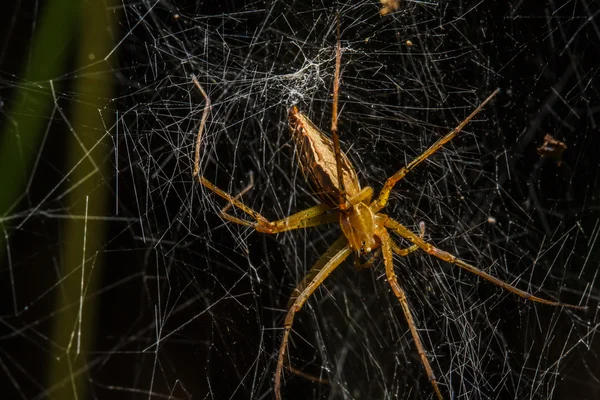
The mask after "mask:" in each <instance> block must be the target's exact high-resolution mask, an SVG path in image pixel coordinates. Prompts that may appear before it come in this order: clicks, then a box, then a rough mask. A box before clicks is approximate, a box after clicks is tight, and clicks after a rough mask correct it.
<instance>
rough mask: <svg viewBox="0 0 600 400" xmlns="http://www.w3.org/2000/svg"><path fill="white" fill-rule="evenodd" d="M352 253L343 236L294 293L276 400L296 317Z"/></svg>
mask: <svg viewBox="0 0 600 400" xmlns="http://www.w3.org/2000/svg"><path fill="white" fill-rule="evenodd" d="M351 252H352V250H351V249H350V246H348V244H347V240H346V238H345V237H344V236H342V237H341V238H339V239H338V240H336V241H335V243H334V244H332V245H331V246H330V247H329V249H328V250H327V251H326V252H325V254H323V256H322V257H321V258H320V259H319V261H317V263H316V264H315V265H314V266H313V267H312V268H311V270H310V271H309V273H308V274H307V276H306V278H304V279H303V280H302V281H301V282H300V284H299V285H298V287H297V288H296V289H295V290H294V291H293V292H292V296H291V298H290V300H292V299H293V303H292V304H291V306H289V308H288V312H287V315H286V316H285V327H284V331H283V338H282V339H281V346H280V348H279V357H278V358H277V368H276V369H275V399H276V400H281V393H280V387H281V374H282V372H283V364H284V361H285V360H286V349H287V344H288V339H289V335H290V331H291V330H292V324H293V323H294V316H295V315H296V313H297V312H298V311H300V309H301V308H302V306H303V305H304V303H306V301H307V300H308V298H309V297H310V296H311V295H312V294H313V292H314V291H315V290H316V289H317V288H318V287H319V286H321V284H322V283H323V281H324V280H325V279H326V278H327V277H328V276H329V274H331V273H332V272H333V271H334V270H335V269H336V268H337V267H338V265H340V264H341V263H342V261H344V260H345V259H346V258H347V257H348V256H349V255H350V253H351Z"/></svg>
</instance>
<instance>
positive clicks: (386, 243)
mask: <svg viewBox="0 0 600 400" xmlns="http://www.w3.org/2000/svg"><path fill="white" fill-rule="evenodd" d="M415 236H416V235H415ZM379 238H380V240H381V248H382V252H383V262H384V264H385V274H386V277H387V280H388V282H389V284H390V286H391V287H392V290H393V292H394V294H395V295H396V297H397V298H398V300H399V301H400V305H401V306H402V311H403V312H404V317H405V318H406V322H407V323H408V328H409V329H410V333H411V335H412V337H413V340H414V341H415V346H417V352H418V353H419V357H420V358H421V363H422V364H423V367H425V371H426V372H427V377H428V378H429V382H431V386H433V391H434V392H435V394H436V396H437V398H438V399H439V400H443V397H442V393H441V392H440V388H439V387H438V384H437V380H436V379H435V375H434V373H433V369H432V368H431V365H430V364H429V360H428V359H427V354H425V349H424V347H423V343H421V338H420V336H419V332H418V331H417V327H416V325H415V321H414V319H413V316H412V312H411V311H410V306H409V305H408V301H407V299H406V293H405V292H404V290H403V289H402V287H401V286H400V284H399V283H398V278H397V277H396V273H395V272H394V263H393V257H392V244H393V241H392V239H391V238H390V236H389V234H388V233H387V231H386V230H385V229H384V228H382V229H381V232H380V233H379Z"/></svg>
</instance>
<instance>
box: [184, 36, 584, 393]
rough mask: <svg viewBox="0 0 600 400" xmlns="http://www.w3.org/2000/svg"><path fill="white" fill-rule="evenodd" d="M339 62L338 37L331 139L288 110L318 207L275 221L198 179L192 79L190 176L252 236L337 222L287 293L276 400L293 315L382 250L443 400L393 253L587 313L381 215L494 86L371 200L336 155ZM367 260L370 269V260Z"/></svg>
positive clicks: (368, 190) (348, 165) (369, 190)
mask: <svg viewBox="0 0 600 400" xmlns="http://www.w3.org/2000/svg"><path fill="white" fill-rule="evenodd" d="M340 64H341V46H340V40H339V26H338V41H337V46H336V66H335V75H334V83H333V112H332V122H331V139H330V138H328V137H327V136H326V135H325V134H324V133H323V132H321V130H319V128H317V127H316V126H315V125H314V124H313V123H312V122H311V121H310V119H309V118H308V117H307V116H306V115H304V114H303V113H302V112H300V111H299V109H298V108H297V107H296V106H292V107H291V109H290V110H289V113H288V119H289V125H290V130H291V133H292V136H293V138H294V141H295V144H296V152H297V154H298V160H299V163H300V167H301V170H302V172H303V174H304V176H305V178H306V180H307V182H308V183H309V184H310V185H311V186H312V189H313V190H314V192H315V194H316V195H317V196H318V198H319V199H320V200H321V204H318V205H316V206H313V207H310V208H307V209H305V210H303V211H300V212H298V213H296V214H293V215H291V216H289V217H287V218H284V219H281V220H278V221H269V220H268V219H267V218H265V217H264V216H262V215H261V214H259V213H258V212H256V211H255V210H253V209H252V208H250V207H248V206H247V205H245V204H244V203H243V202H241V201H240V197H241V196H242V195H243V194H244V193H246V192H247V191H248V190H250V188H251V187H252V185H253V182H251V183H250V185H249V186H248V187H246V188H245V189H244V190H243V191H242V192H241V193H239V194H238V195H236V196H232V195H230V194H228V193H226V192H225V191H223V190H221V189H219V188H218V187H217V186H216V185H214V184H213V183H211V182H210V181H209V180H207V179H206V178H205V177H204V176H202V175H201V174H200V144H201V140H202V134H203V131H204V127H205V125H206V120H207V118H208V113H209V111H210V107H211V103H210V98H209V97H208V95H207V94H206V92H205V91H204V89H203V88H202V86H201V85H200V83H199V82H198V80H197V79H196V77H193V78H192V81H193V83H194V84H195V86H196V87H197V88H198V89H199V91H200V92H201V93H202V96H203V97H204V101H205V107H204V111H203V113H202V119H201V122H200V127H199V128H198V134H197V136H196V146H195V158H194V168H193V176H194V177H195V178H196V179H197V180H198V182H199V183H200V184H201V185H203V186H205V187H206V188H208V189H210V190H211V191H212V192H214V193H215V194H217V195H218V196H220V197H222V198H223V199H225V200H226V201H227V202H228V204H227V205H226V206H225V207H224V208H223V209H222V210H221V213H220V215H221V216H222V218H224V219H226V220H228V221H230V222H233V223H236V224H240V225H245V226H249V227H252V228H254V229H256V230H257V231H258V232H263V233H268V234H276V233H280V232H284V231H290V230H294V229H300V228H308V227H312V226H317V225H322V224H333V223H338V224H339V225H340V227H341V230H342V235H341V237H340V238H339V239H338V240H336V241H335V242H334V243H333V244H332V245H331V246H330V247H329V249H327V250H326V251H325V253H324V254H323V255H322V256H321V257H320V258H319V260H318V261H317V262H316V263H315V265H314V266H313V267H312V268H311V269H310V271H309V272H308V273H307V274H306V276H305V277H304V278H303V279H302V281H301V282H300V283H299V284H298V285H297V286H296V288H295V289H294V290H293V292H292V294H291V296H290V299H289V303H288V307H287V314H286V316H285V322H284V330H283V337H282V339H281V345H280V348H279V355H278V358H277V366H276V369H275V387H274V391H275V398H276V399H277V400H281V393H280V389H281V378H282V373H283V367H284V364H286V360H287V356H286V350H287V345H288V340H289V336H290V332H291V329H292V324H293V322H294V317H295V315H296V313H297V312H298V311H300V309H301V308H302V306H303V305H304V304H305V303H306V301H307V300H308V299H309V298H310V296H311V295H312V294H313V293H314V292H315V290H316V289H317V288H318V287H319V286H320V285H321V284H323V282H324V281H325V279H326V278H327V277H328V276H329V275H330V274H331V273H332V272H333V271H334V270H335V269H336V268H337V267H338V266H339V265H340V264H341V263H342V262H343V261H344V260H345V259H346V258H347V257H348V256H350V254H352V253H354V254H355V257H356V259H360V256H364V255H367V254H369V253H371V252H372V251H374V250H377V251H378V252H379V251H380V252H381V254H382V255H383V262H384V265H385V273H386V277H387V281H388V283H389V285H390V286H391V288H392V291H393V292H394V294H395V296H396V297H397V298H398V300H399V302H400V305H401V306H402V311H403V313H404V317H405V318H406V322H407V323H408V328H409V330H410V333H411V335H412V338H413V340H414V342H415V346H416V348H417V352H418V354H419V357H420V359H421V363H422V364H423V367H424V368H425V372H426V374H427V377H428V379H429V381H430V383H431V386H432V388H433V391H434V393H435V395H436V396H437V398H438V399H439V400H442V399H443V396H442V393H441V390H440V388H439V385H438V382H437V380H436V378H435V375H434V373H433V369H432V368H431V365H430V363H429V360H428V359H427V354H426V353H425V349H424V347H423V344H422V342H421V338H420V335H419V332H418V330H417V327H416V324H415V321H414V319H413V316H412V312H411V308H410V306H409V304H408V300H407V297H406V293H405V292H404V290H403V289H402V286H401V285H400V283H399V282H398V279H397V277H396V273H395V272H394V266H393V254H397V255H399V256H406V255H407V254H409V253H411V252H413V251H416V250H419V249H420V250H422V251H424V252H426V253H428V254H430V255H432V256H434V257H437V258H439V259H441V260H443V261H446V262H448V263H450V264H454V265H457V266H458V267H460V268H463V269H465V270H467V271H468V272H470V273H472V274H475V275H477V276H479V277H481V278H483V279H485V280H487V281H490V282H492V283H493V284H495V285H498V286H500V287H501V288H503V289H505V290H507V291H510V292H512V293H514V294H516V295H518V296H521V297H523V298H524V299H527V300H529V301H533V302H538V303H543V304H549V305H553V306H562V307H570V308H574V309H585V307H580V306H575V305H571V304H565V303H560V302H556V301H551V300H546V299H543V298H540V297H537V296H534V295H533V294H530V293H528V292H525V291H523V290H521V289H518V288H516V287H514V286H512V285H510V284H509V283H506V282H504V281H502V280H500V279H498V278H495V277H494V276H492V275H489V274H488V273H486V272H484V271H482V270H480V269H478V268H476V267H474V266H472V265H470V264H468V263H466V262H465V261H463V260H461V259H459V258H457V257H456V256H454V255H452V254H450V253H448V252H446V251H444V250H441V249H439V248H437V247H435V246H433V245H432V244H430V243H428V242H426V241H425V240H424V239H423V235H424V225H421V232H420V234H415V233H413V232H412V231H410V230H409V229H408V228H406V227H405V226H404V225H402V224H401V223H399V222H398V221H395V220H394V219H392V218H391V217H389V216H388V215H386V214H383V213H381V212H380V211H381V210H382V209H383V208H384V207H385V206H386V205H387V203H388V200H389V196H390V193H391V191H392V189H393V188H394V186H395V185H396V184H397V183H398V182H399V181H400V180H402V179H403V178H404V177H405V176H406V175H407V174H408V173H409V172H410V171H412V170H413V168H415V167H416V166H417V165H419V164H420V163H422V162H423V161H425V160H426V159H427V158H428V157H430V156H431V155H432V154H434V153H435V152H436V151H438V150H439V149H440V148H441V147H442V146H444V144H446V143H448V142H449V141H451V140H452V139H453V138H454V137H456V135H458V133H459V132H460V131H461V130H462V129H463V128H464V127H465V126H466V125H467V124H468V123H469V121H471V119H472V118H473V117H475V115H477V113H479V112H480V111H481V110H482V109H483V107H484V106H485V105H486V104H487V103H488V102H489V101H490V100H492V98H494V96H495V95H496V94H498V92H499V89H496V90H495V91H494V92H493V93H492V94H491V95H489V96H488V97H487V98H486V99H485V100H484V101H483V102H482V103H481V104H480V105H479V106H478V107H477V108H476V109H475V110H474V111H473V112H472V113H471V114H470V115H469V116H468V117H467V118H466V119H465V120H464V121H462V122H461V123H460V124H459V125H458V126H457V127H456V128H454V129H453V130H451V131H450V132H449V133H447V134H446V135H445V136H443V137H441V138H440V139H438V140H437V141H436V142H435V143H434V144H433V145H431V147H429V148H428V149H427V150H426V151H425V152H424V153H423V154H421V155H420V156H418V157H417V158H415V159H414V160H413V161H411V162H410V163H409V164H408V165H406V166H405V167H403V168H401V169H400V170H398V172H396V173H395V174H393V175H392V176H390V177H389V178H388V179H387V181H386V182H385V184H384V185H383V188H382V189H381V191H380V192H379V195H378V196H376V197H375V198H373V194H374V191H373V189H372V188H371V187H368V186H367V187H365V188H362V189H361V186H360V183H359V181H358V177H357V174H356V171H355V169H354V166H353V165H352V163H351V162H350V160H349V159H348V157H347V156H346V155H345V154H344V153H343V152H342V151H341V150H340V143H339V135H338V127H337V125H338V92H339V82H340ZM231 207H237V208H238V209H240V210H241V211H243V212H244V213H245V214H247V215H248V216H249V217H250V218H252V219H253V221H249V220H245V219H241V218H238V217H236V216H233V215H231V214H228V213H227V210H228V209H229V208H231ZM390 231H391V232H392V233H394V234H396V235H398V236H400V237H401V238H403V239H405V240H407V241H409V242H411V243H412V245H411V246H409V247H407V248H400V247H399V246H398V245H397V244H396V243H395V241H394V240H393V239H392V238H391V236H390ZM373 258H374V257H372V258H371V260H370V261H368V262H367V266H370V264H371V263H372V259H373ZM287 367H288V369H290V370H292V371H293V372H296V373H299V374H300V375H304V376H307V374H303V373H301V372H297V371H294V369H293V368H292V367H291V366H287Z"/></svg>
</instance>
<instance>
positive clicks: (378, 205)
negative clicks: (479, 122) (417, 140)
mask: <svg viewBox="0 0 600 400" xmlns="http://www.w3.org/2000/svg"><path fill="white" fill-rule="evenodd" d="M499 91H500V89H496V90H495V91H494V92H493V93H492V94H491V95H489V96H488V98H487V99H485V100H484V101H483V102H482V103H481V104H480V105H479V106H478V107H477V108H476V109H475V110H474V111H473V112H472V113H471V114H470V115H469V116H468V117H467V118H465V120H464V121H463V122H461V123H460V124H459V125H458V126H457V127H456V128H454V129H452V130H451V131H450V132H448V133H447V134H446V135H445V136H443V137H441V138H440V139H438V141H437V142H435V143H434V144H433V145H431V147H430V148H428V149H427V150H425V152H424V153H423V154H421V155H420V156H418V157H417V158H415V159H414V160H412V161H411V162H410V163H408V165H406V166H405V167H404V168H402V169H400V170H399V171H398V172H396V173H395V174H394V175H392V176H390V177H389V178H388V180H387V181H386V182H385V184H384V185H383V189H381V192H379V197H377V200H375V201H373V203H372V204H371V209H372V210H373V212H375V213H376V212H379V210H381V209H382V208H383V207H385V205H386V204H387V202H388V199H389V197H390V193H391V191H392V189H393V188H394V185H396V183H398V182H399V181H400V180H401V179H402V178H404V177H405V176H406V174H408V173H409V172H410V171H412V170H413V168H415V167H416V166H417V165H419V164H420V163H421V162H423V161H425V160H426V159H427V158H429V156H431V155H432V154H433V153H435V152H436V151H438V150H439V149H441V148H442V146H443V145H445V144H446V143H448V142H449V141H451V140H452V139H454V137H455V136H456V135H458V133H459V132H460V131H461V130H462V129H463V128H464V127H465V126H466V125H467V124H468V123H469V121H471V119H473V117H475V116H476V115H477V114H478V113H479V111H481V109H482V108H483V107H484V106H485V105H486V104H487V103H488V102H489V101H490V100H491V99H492V98H494V96H496V95H497V94H498V92H499Z"/></svg>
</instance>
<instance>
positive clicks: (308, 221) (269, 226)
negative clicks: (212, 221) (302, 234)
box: [192, 77, 339, 234]
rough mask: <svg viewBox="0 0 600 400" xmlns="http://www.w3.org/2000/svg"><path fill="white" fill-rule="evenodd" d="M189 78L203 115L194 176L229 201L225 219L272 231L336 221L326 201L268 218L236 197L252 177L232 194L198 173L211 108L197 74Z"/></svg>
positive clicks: (248, 187) (267, 231)
mask: <svg viewBox="0 0 600 400" xmlns="http://www.w3.org/2000/svg"><path fill="white" fill-rule="evenodd" d="M192 81H193V82H194V84H195V85H196V87H197V88H198V90H199V91H200V93H202V96H203V97H204V103H205V104H204V111H203V112H202V119H201V121H200V127H199V128H198V133H197V135H196V149H195V154H194V170H193V176H194V177H195V178H196V179H197V180H198V182H199V183H200V184H201V185H202V186H204V187H206V188H207V189H209V190H211V191H213V192H214V193H215V194H217V195H218V196H220V197H222V198H223V199H225V200H227V201H228V204H227V205H226V206H225V207H223V209H222V210H221V213H220V215H221V217H223V218H224V219H226V220H227V221H230V222H233V223H236V224H239V225H245V226H251V227H253V228H255V229H256V230H257V231H259V232H263V233H271V234H273V233H279V232H285V231H289V230H292V229H299V228H307V227H310V226H317V225H322V224H327V223H331V222H336V221H337V220H338V218H339V217H338V214H337V213H335V212H333V213H328V211H330V210H331V207H329V206H328V205H326V204H319V205H317V206H314V207H310V208H307V209H306V210H304V211H300V212H298V213H296V214H293V215H291V216H289V217H287V218H284V219H281V220H278V221H269V220H268V219H266V218H265V217H263V216H262V215H261V214H260V213H258V212H256V211H254V210H253V209H252V208H250V207H248V206H247V205H245V204H244V203H242V202H241V201H240V200H239V198H240V197H241V196H242V195H243V194H244V193H246V192H247V191H248V190H250V189H251V188H252V185H253V183H254V180H253V179H252V177H251V182H250V185H248V186H247V187H246V188H245V189H244V190H242V192H241V193H239V194H238V195H237V196H235V197H234V196H231V195H230V194H229V193H227V192H225V191H223V190H221V189H219V188H218V187H217V186H216V185H215V184H213V183H212V182H210V181H209V180H208V179H206V178H205V177H204V176H202V175H201V174H200V146H201V144H202V134H203V133H204V127H205V126H206V121H207V119H208V114H209V112H210V108H211V101H210V98H209V97H208V95H207V94H206V91H205V90H204V89H203V88H202V85H200V82H198V80H197V79H196V77H192ZM232 206H235V207H237V208H239V209H240V210H242V211H243V212H244V213H246V214H248V215H249V216H250V217H251V218H252V219H253V220H254V221H246V220H243V219H241V218H238V217H235V216H233V215H231V214H228V213H227V210H228V209H229V208H231V207H232Z"/></svg>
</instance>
